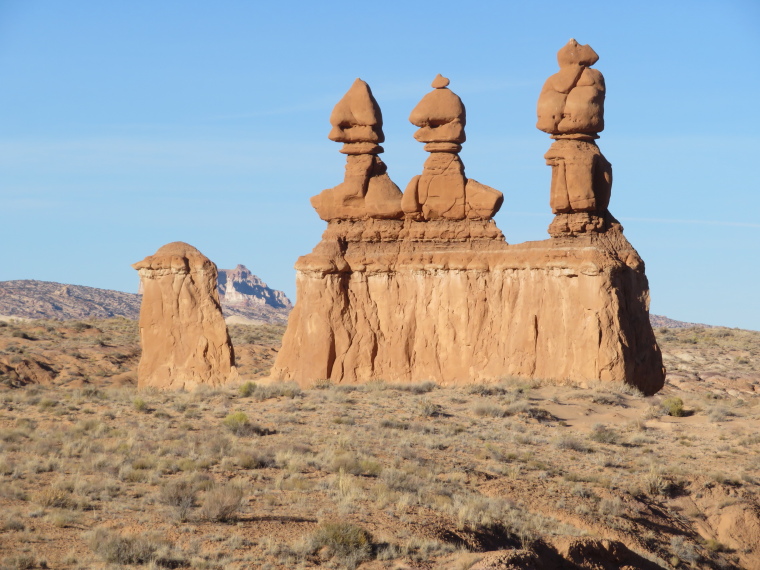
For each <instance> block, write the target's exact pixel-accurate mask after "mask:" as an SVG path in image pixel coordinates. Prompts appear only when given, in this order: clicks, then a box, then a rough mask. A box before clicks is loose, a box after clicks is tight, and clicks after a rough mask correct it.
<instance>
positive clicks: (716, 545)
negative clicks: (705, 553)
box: [705, 538, 726, 552]
mask: <svg viewBox="0 0 760 570" xmlns="http://www.w3.org/2000/svg"><path fill="white" fill-rule="evenodd" d="M705 548H706V549H707V550H709V551H710V552H723V551H724V550H725V549H726V547H725V546H724V545H723V544H722V543H720V542H718V541H717V540H715V539H714V538H708V539H707V541H706V542H705Z"/></svg>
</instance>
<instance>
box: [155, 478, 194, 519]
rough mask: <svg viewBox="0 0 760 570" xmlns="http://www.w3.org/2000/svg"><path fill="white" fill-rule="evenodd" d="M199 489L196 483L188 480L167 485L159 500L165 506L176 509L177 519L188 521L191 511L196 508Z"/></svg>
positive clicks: (163, 487) (161, 491)
mask: <svg viewBox="0 0 760 570" xmlns="http://www.w3.org/2000/svg"><path fill="white" fill-rule="evenodd" d="M197 494H198V488H197V486H196V484H195V483H193V482H192V481H188V480H186V479H181V480H179V481H169V482H167V483H165V484H164V485H163V486H162V487H161V490H160V491H159V494H158V500H159V501H160V502H161V503H163V504H164V505H168V506H170V507H175V508H176V510H177V518H178V519H179V520H180V521H185V520H187V516H188V514H189V513H190V509H192V508H193V507H194V506H195V502H196V497H197Z"/></svg>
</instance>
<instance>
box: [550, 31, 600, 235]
mask: <svg viewBox="0 0 760 570" xmlns="http://www.w3.org/2000/svg"><path fill="white" fill-rule="evenodd" d="M598 59H599V56H598V55H597V54H596V52H595V51H594V50H593V49H591V47H590V46H588V45H579V44H578V42H576V41H575V40H570V41H569V42H568V43H567V45H565V46H564V47H563V48H562V49H560V50H559V52H558V53H557V61H558V62H559V66H560V70H559V72H557V73H555V74H554V75H552V76H551V77H550V78H549V79H547V80H546V83H545V84H544V87H543V89H542V90H541V94H540V95H539V97H538V106H537V114H538V122H537V123H536V127H537V128H538V129H540V130H542V131H545V132H547V133H549V134H550V135H551V136H552V138H553V139H555V142H554V143H553V144H552V146H551V147H550V148H549V151H548V152H547V153H546V154H545V155H544V158H545V159H546V164H548V165H549V166H551V167H552V183H551V193H550V198H549V204H550V206H551V208H552V212H554V213H555V214H557V217H556V218H555V220H554V221H553V222H552V224H551V225H550V226H549V234H550V235H552V236H572V235H576V234H579V233H589V232H601V231H604V230H605V229H606V226H605V218H607V207H608V206H609V202H610V192H611V190H612V166H611V165H610V163H609V162H608V161H607V159H606V158H604V155H602V153H601V151H600V150H599V148H598V147H597V145H596V143H595V142H594V139H597V138H598V133H599V132H601V131H602V130H603V129H604V96H605V92H606V88H605V85H604V77H603V76H602V74H601V73H600V72H599V71H598V70H596V69H591V67H590V66H591V65H593V64H594V63H596V62H597V60H598Z"/></svg>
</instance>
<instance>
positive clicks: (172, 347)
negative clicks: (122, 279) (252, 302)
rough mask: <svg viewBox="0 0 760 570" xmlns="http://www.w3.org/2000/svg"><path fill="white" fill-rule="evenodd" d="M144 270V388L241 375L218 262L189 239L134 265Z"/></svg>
mask: <svg viewBox="0 0 760 570" xmlns="http://www.w3.org/2000/svg"><path fill="white" fill-rule="evenodd" d="M132 267H133V268H134V269H136V270H137V271H138V272H139V274H140V280H141V287H142V291H143V298H142V304H141V306H140V344H141V346H142V356H141V358H140V364H139V366H138V369H137V386H138V388H146V387H154V388H159V389H165V390H181V389H185V390H191V389H194V388H196V387H198V386H200V385H201V384H205V385H210V386H218V385H221V384H225V383H227V382H230V381H233V380H236V379H237V378H238V373H237V369H236V368H235V353H234V350H233V348H232V342H231V341H230V337H229V334H228V332H227V325H226V324H225V322H224V316H223V315H222V308H221V305H220V304H219V294H218V292H217V268H216V265H214V263H213V262H212V261H211V260H209V259H208V258H207V257H206V256H205V255H203V254H202V253H201V252H200V251H198V250H197V249H195V248H194V247H193V246H191V245H189V244H186V243H183V242H173V243H170V244H167V245H165V246H163V247H161V248H160V249H159V250H158V251H157V252H156V253H155V254H154V255H151V256H148V257H146V258H145V259H143V260H142V261H140V262H138V263H135V264H134V265H132Z"/></svg>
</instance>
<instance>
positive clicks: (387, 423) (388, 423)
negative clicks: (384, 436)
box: [380, 420, 409, 430]
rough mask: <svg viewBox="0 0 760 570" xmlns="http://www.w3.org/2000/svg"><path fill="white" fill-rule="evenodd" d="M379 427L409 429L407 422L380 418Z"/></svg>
mask: <svg viewBox="0 0 760 570" xmlns="http://www.w3.org/2000/svg"><path fill="white" fill-rule="evenodd" d="M380 427H383V428H387V429H400V430H407V429H409V424H408V423H407V422H400V421H397V420H382V421H381V422H380Z"/></svg>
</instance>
